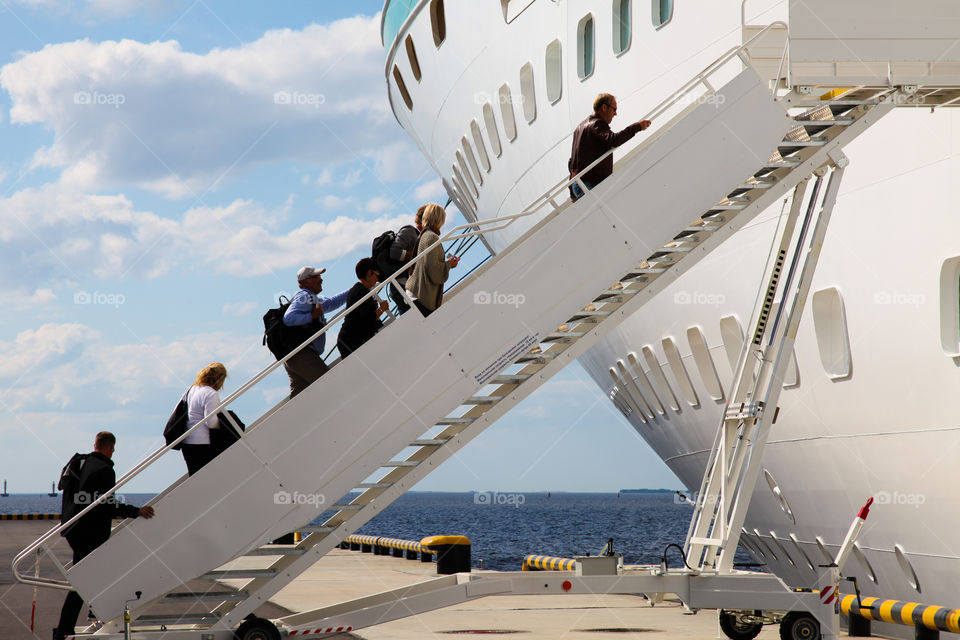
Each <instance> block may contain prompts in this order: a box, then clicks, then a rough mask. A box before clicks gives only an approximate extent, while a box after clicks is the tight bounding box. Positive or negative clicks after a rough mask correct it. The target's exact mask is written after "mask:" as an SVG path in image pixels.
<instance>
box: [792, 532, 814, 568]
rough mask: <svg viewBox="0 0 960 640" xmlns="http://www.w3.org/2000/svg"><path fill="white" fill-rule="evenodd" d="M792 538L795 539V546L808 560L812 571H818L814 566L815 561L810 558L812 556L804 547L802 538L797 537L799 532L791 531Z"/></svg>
mask: <svg viewBox="0 0 960 640" xmlns="http://www.w3.org/2000/svg"><path fill="white" fill-rule="evenodd" d="M790 540H792V541H793V546H794V547H795V548H796V550H797V552H798V553H799V554H800V556H802V557H803V559H804V560H805V561H806V563H807V566H808V567H810V570H811V571H816V570H817V568H816V567H815V566H813V561H812V560H810V556H808V555H807V552H806V551H805V550H804V549H803V545H801V544H800V540H799V539H798V538H797V534H795V533H791V534H790Z"/></svg>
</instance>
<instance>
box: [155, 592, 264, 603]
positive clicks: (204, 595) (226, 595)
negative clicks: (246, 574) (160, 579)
mask: <svg viewBox="0 0 960 640" xmlns="http://www.w3.org/2000/svg"><path fill="white" fill-rule="evenodd" d="M249 597H250V594H248V593H247V592H246V591H207V592H203V591H176V592H173V593H168V594H167V595H165V596H163V598H162V599H161V602H162V601H164V600H166V601H168V602H182V601H184V600H187V601H190V602H223V601H227V600H232V601H240V600H246V599H247V598H249Z"/></svg>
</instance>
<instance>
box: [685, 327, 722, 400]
mask: <svg viewBox="0 0 960 640" xmlns="http://www.w3.org/2000/svg"><path fill="white" fill-rule="evenodd" d="M687 342H688V343H689V344H690V351H691V352H693V361H694V362H695V363H696V365H697V370H698V371H699V372H700V379H701V380H703V385H704V386H705V387H706V388H707V393H708V394H709V395H710V397H711V398H712V399H713V400H723V389H722V388H721V387H720V378H719V376H717V368H716V367H715V366H714V364H713V358H711V357H710V351H709V349H707V339H706V338H705V337H704V336H703V331H701V330H700V327H690V328H689V329H687Z"/></svg>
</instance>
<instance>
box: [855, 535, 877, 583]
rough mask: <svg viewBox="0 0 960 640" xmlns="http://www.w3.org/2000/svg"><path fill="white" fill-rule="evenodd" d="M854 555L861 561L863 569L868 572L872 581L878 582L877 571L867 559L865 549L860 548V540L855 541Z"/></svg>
mask: <svg viewBox="0 0 960 640" xmlns="http://www.w3.org/2000/svg"><path fill="white" fill-rule="evenodd" d="M853 555H854V556H855V557H856V558H857V562H859V563H860V566H861V567H863V570H864V571H866V572H867V577H868V578H870V582H872V583H874V584H878V582H877V572H876V571H874V570H873V565H872V564H870V561H869V560H867V556H865V555H864V554H863V549H861V548H860V543H859V542H854V543H853Z"/></svg>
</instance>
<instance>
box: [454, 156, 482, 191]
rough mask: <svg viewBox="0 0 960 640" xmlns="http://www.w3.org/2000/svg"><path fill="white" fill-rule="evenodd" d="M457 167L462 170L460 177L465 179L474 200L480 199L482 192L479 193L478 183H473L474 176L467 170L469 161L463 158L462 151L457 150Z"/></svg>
mask: <svg viewBox="0 0 960 640" xmlns="http://www.w3.org/2000/svg"><path fill="white" fill-rule="evenodd" d="M456 156H457V166H458V167H459V168H460V176H461V177H462V178H463V181H464V182H466V183H467V186H468V187H470V191H471V192H472V193H473V197H474V198H479V197H480V192H479V191H477V183H476V182H474V181H473V176H471V175H470V171H469V169H467V161H466V160H464V158H463V153H462V152H461V151H460V149H457V152H456Z"/></svg>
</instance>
